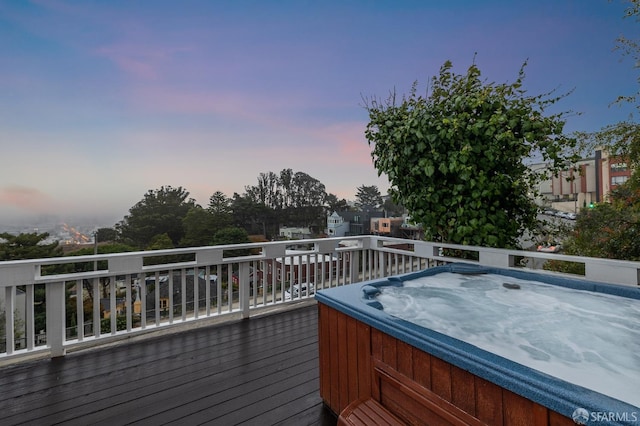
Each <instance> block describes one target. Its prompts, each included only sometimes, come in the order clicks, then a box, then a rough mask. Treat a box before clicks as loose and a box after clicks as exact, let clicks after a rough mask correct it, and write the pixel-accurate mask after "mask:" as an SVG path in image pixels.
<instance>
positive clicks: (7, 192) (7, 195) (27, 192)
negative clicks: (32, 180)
mask: <svg viewBox="0 0 640 426" xmlns="http://www.w3.org/2000/svg"><path fill="white" fill-rule="evenodd" d="M0 204H3V205H5V206H10V207H17V208H19V209H22V210H27V211H38V212H40V211H45V210H46V209H47V208H48V207H49V206H50V205H51V198H50V197H49V196H48V195H47V194H45V193H43V192H41V191H39V190H38V189H35V188H29V187H23V186H5V187H3V188H0Z"/></svg>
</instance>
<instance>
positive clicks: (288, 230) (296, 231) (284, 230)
mask: <svg viewBox="0 0 640 426" xmlns="http://www.w3.org/2000/svg"><path fill="white" fill-rule="evenodd" d="M279 235H280V237H281V238H286V239H288V240H304V239H307V238H311V229H309V228H298V227H294V226H281V227H280V231H279Z"/></svg>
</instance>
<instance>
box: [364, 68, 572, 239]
mask: <svg viewBox="0 0 640 426" xmlns="http://www.w3.org/2000/svg"><path fill="white" fill-rule="evenodd" d="M525 67H526V62H525V64H523V66H522V68H521V69H520V72H519V74H518V78H517V79H516V81H515V82H514V83H511V84H507V83H503V84H496V83H490V82H486V81H483V80H482V79H481V72H480V69H479V68H478V67H477V66H476V65H475V64H473V65H471V66H470V67H469V68H468V70H467V72H466V73H465V74H455V73H454V72H453V71H452V64H451V62H449V61H447V62H445V63H444V65H443V66H442V67H441V68H440V73H439V75H438V76H435V77H433V78H432V79H431V84H430V91H429V94H428V96H426V97H423V96H420V95H418V93H417V83H414V85H413V88H412V90H411V93H410V94H409V96H408V97H403V99H402V101H401V102H399V103H397V102H396V95H395V93H392V94H391V96H390V97H389V98H388V99H387V100H386V101H384V102H383V101H379V100H377V99H375V98H374V99H372V100H367V101H366V102H367V104H366V108H367V110H368V112H369V119H370V122H369V124H368V125H367V129H366V132H365V134H366V137H367V140H368V142H369V145H370V146H371V147H372V157H373V160H374V165H375V167H376V168H377V170H378V173H379V174H386V175H387V177H388V179H389V182H390V183H391V185H392V187H391V189H390V193H391V194H392V195H393V198H394V201H396V202H397V203H399V204H401V205H403V206H405V207H406V208H407V210H408V211H409V213H410V214H411V216H412V218H413V220H414V221H415V222H417V223H422V224H423V227H424V229H425V236H426V238H428V239H431V240H435V241H444V242H450V243H458V244H471V245H482V246H489V247H517V239H518V237H519V236H520V235H522V234H523V233H524V232H525V231H527V230H528V231H531V232H533V233H535V231H536V229H537V226H536V225H537V212H538V208H537V206H536V205H535V204H534V203H533V198H534V197H532V195H535V193H536V191H537V190H536V183H537V182H539V180H540V179H541V178H542V177H543V176H542V175H540V173H543V172H534V171H532V170H530V169H529V168H528V167H527V166H526V164H525V161H524V160H525V159H527V158H529V157H530V156H531V155H532V154H533V153H534V152H536V153H539V154H541V155H542V157H543V159H544V160H545V161H547V162H548V163H549V166H550V169H549V170H550V171H551V172H555V171H559V170H562V169H563V168H565V167H566V166H567V164H569V163H570V162H571V161H573V160H575V157H572V156H570V155H569V154H568V153H567V151H568V150H569V149H571V148H573V147H574V145H575V140H574V139H572V138H570V137H568V136H566V135H564V133H563V127H564V124H565V120H564V117H565V116H566V114H567V113H566V112H561V113H554V114H549V113H548V107H550V106H551V105H553V104H555V103H556V102H558V101H559V100H561V99H562V98H563V97H564V96H566V94H563V95H555V94H554V93H553V92H550V93H547V94H542V95H534V96H531V95H528V94H527V91H526V90H525V89H524V88H523V83H524V78H525V73H524V69H525Z"/></svg>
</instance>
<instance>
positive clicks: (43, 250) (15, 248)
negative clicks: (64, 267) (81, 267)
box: [0, 232, 62, 261]
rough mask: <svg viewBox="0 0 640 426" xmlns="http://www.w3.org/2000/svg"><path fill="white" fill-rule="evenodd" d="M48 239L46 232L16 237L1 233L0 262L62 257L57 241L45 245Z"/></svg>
mask: <svg viewBox="0 0 640 426" xmlns="http://www.w3.org/2000/svg"><path fill="white" fill-rule="evenodd" d="M48 237H49V233H47V232H44V233H42V234H39V233H37V232H33V233H27V234H18V235H12V234H9V233H6V232H5V233H2V234H0V261H4V260H20V259H39V258H43V257H57V256H62V248H61V247H60V246H59V245H58V242H57V241H55V242H53V243H48V244H47V243H45V241H46V239H47V238H48Z"/></svg>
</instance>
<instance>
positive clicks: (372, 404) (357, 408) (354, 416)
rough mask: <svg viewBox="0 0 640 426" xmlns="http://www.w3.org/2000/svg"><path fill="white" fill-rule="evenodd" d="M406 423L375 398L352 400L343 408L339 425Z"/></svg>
mask: <svg viewBox="0 0 640 426" xmlns="http://www.w3.org/2000/svg"><path fill="white" fill-rule="evenodd" d="M372 425H398V426H403V425H405V423H404V422H402V421H401V420H400V419H399V418H397V417H396V416H395V415H393V414H392V413H391V412H390V411H388V410H387V409H386V408H384V407H383V406H382V405H380V403H379V402H378V401H376V400H375V399H372V398H369V399H366V400H364V401H355V402H352V403H351V404H349V405H348V406H347V408H345V409H344V410H342V413H340V417H338V426H372Z"/></svg>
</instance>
